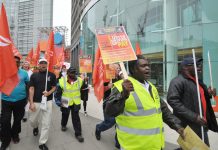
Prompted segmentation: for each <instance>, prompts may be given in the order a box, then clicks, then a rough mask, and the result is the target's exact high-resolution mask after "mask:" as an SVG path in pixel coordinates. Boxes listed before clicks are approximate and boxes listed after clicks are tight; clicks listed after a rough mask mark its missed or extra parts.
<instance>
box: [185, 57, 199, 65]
mask: <svg viewBox="0 0 218 150" xmlns="http://www.w3.org/2000/svg"><path fill="white" fill-rule="evenodd" d="M202 61H203V59H202V58H197V57H196V63H197V64H199V63H200V62H202ZM193 64H194V59H193V57H191V56H189V57H185V58H184V59H183V60H182V62H181V65H183V66H189V65H193Z"/></svg>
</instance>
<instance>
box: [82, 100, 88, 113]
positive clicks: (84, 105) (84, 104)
mask: <svg viewBox="0 0 218 150" xmlns="http://www.w3.org/2000/svg"><path fill="white" fill-rule="evenodd" d="M86 106H87V101H84V100H83V108H84V111H86Z"/></svg>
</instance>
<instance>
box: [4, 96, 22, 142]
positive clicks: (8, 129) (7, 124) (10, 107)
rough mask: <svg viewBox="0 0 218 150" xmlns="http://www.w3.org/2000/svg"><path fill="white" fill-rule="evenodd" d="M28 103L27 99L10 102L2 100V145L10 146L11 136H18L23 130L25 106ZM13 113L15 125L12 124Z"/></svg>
mask: <svg viewBox="0 0 218 150" xmlns="http://www.w3.org/2000/svg"><path fill="white" fill-rule="evenodd" d="M25 105H26V99H23V100H19V101H17V102H8V101H4V100H2V109H1V117H2V118H1V127H2V131H1V140H2V145H5V146H8V145H9V144H10V141H11V138H13V137H18V135H19V133H20V132H21V120H22V118H23V116H24V112H25V110H24V107H25ZM12 114H13V118H14V121H13V125H12V126H11V116H12Z"/></svg>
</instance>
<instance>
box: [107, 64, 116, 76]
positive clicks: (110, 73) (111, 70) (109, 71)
mask: <svg viewBox="0 0 218 150" xmlns="http://www.w3.org/2000/svg"><path fill="white" fill-rule="evenodd" d="M105 72H106V79H109V80H111V79H115V69H114V67H113V66H111V65H106V70H105Z"/></svg>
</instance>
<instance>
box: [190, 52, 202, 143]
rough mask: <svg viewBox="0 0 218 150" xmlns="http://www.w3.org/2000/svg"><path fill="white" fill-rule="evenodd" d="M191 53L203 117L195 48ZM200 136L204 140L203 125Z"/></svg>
mask: <svg viewBox="0 0 218 150" xmlns="http://www.w3.org/2000/svg"><path fill="white" fill-rule="evenodd" d="M192 55H193V60H194V68H195V78H196V83H197V93H198V104H199V111H200V117H201V118H203V115H202V107H201V99H200V91H199V81H198V72H197V65H196V58H195V50H194V49H192ZM201 136H202V141H203V142H204V128H203V126H201Z"/></svg>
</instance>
